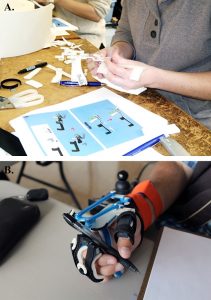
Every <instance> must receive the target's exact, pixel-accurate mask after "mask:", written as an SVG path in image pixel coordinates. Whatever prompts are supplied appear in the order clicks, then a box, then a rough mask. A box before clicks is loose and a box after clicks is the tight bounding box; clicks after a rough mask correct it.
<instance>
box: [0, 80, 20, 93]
mask: <svg viewBox="0 0 211 300" xmlns="http://www.w3.org/2000/svg"><path fill="white" fill-rule="evenodd" d="M6 82H16V83H15V84H10V85H7V84H5V83H6ZM19 85H21V81H20V79H17V78H7V79H4V80H2V81H1V87H2V88H3V89H7V90H12V89H15V88H17V87H18V86H19Z"/></svg>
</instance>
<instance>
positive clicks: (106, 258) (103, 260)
mask: <svg viewBox="0 0 211 300" xmlns="http://www.w3.org/2000/svg"><path fill="white" fill-rule="evenodd" d="M116 263H117V259H116V258H115V257H114V256H112V255H109V254H103V255H102V256H101V257H100V258H99V259H98V260H97V264H98V266H100V267H103V266H107V265H115V264H116Z"/></svg>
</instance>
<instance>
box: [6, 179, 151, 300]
mask: <svg viewBox="0 0 211 300" xmlns="http://www.w3.org/2000/svg"><path fill="white" fill-rule="evenodd" d="M0 191H1V192H0V200H1V199H3V198H6V197H9V196H15V195H25V193H26V192H27V190H26V189H25V188H23V187H21V186H19V185H16V184H13V183H11V182H7V181H0ZM37 204H38V206H39V208H40V211H41V219H40V221H39V222H38V223H37V224H36V225H35V226H34V228H33V229H32V230H31V231H30V232H29V233H28V234H27V235H26V236H25V237H24V238H23V239H22V240H21V241H20V242H19V243H18V244H17V246H16V247H15V248H14V249H13V251H12V252H11V253H10V255H9V256H8V258H7V260H6V261H5V262H4V263H3V264H2V265H1V266H0V297H1V299H2V300H12V299H14V300H58V299H61V300H71V299H74V300H82V299H83V300H91V299H92V300H98V299H101V300H108V299H109V300H135V299H136V298H137V295H138V293H139V290H140V287H141V284H142V281H143V278H144V275H145V272H146V268H147V265H148V262H149V259H150V255H151V252H152V249H153V242H151V241H149V240H144V242H143V244H142V246H141V248H140V250H139V251H136V255H135V256H134V257H133V259H132V261H133V263H134V264H135V265H136V266H137V267H138V268H139V270H140V274H135V273H132V272H129V271H128V272H126V274H125V275H124V276H123V277H122V278H121V279H113V280H111V281H109V282H108V283H104V284H102V283H100V284H96V283H93V282H91V281H90V280H89V279H88V278H87V277H85V276H82V275H80V273H79V272H78V271H77V270H76V268H75V265H74V262H73V259H72V254H71V252H70V242H71V240H72V238H73V237H74V236H75V235H76V231H75V230H74V229H72V228H71V227H70V226H68V225H67V224H66V222H65V221H64V220H63V217H62V214H63V213H64V212H68V211H69V208H70V207H69V206H68V205H66V204H63V203H61V202H59V201H56V200H54V199H49V200H47V201H45V202H40V203H38V202H37Z"/></svg>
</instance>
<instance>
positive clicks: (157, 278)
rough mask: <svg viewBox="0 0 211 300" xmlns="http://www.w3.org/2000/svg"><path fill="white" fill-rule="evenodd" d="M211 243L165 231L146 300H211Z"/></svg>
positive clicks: (167, 229) (209, 240)
mask: <svg viewBox="0 0 211 300" xmlns="http://www.w3.org/2000/svg"><path fill="white" fill-rule="evenodd" d="M210 298H211V239H208V238H204V237H200V236H197V235H193V234H190V233H185V232H182V231H178V230H173V229H170V228H165V229H164V231H163V234H162V237H161V241H160V244H159V247H158V251H157V254H156V257H155V261H154V264H153V268H152V272H151V275H150V278H149V282H148V285H147V289H146V293H145V296H144V300H152V299H153V300H154V299H156V300H189V299H191V300H199V299H201V300H209V299H210Z"/></svg>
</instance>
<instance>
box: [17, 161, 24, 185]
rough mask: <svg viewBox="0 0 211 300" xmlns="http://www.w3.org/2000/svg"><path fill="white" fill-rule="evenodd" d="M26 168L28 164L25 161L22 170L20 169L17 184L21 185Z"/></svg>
mask: <svg viewBox="0 0 211 300" xmlns="http://www.w3.org/2000/svg"><path fill="white" fill-rule="evenodd" d="M25 166H26V162H25V161H23V162H22V166H21V169H20V171H19V174H18V177H17V179H16V183H20V181H21V178H22V176H23V172H24V169H25Z"/></svg>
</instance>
